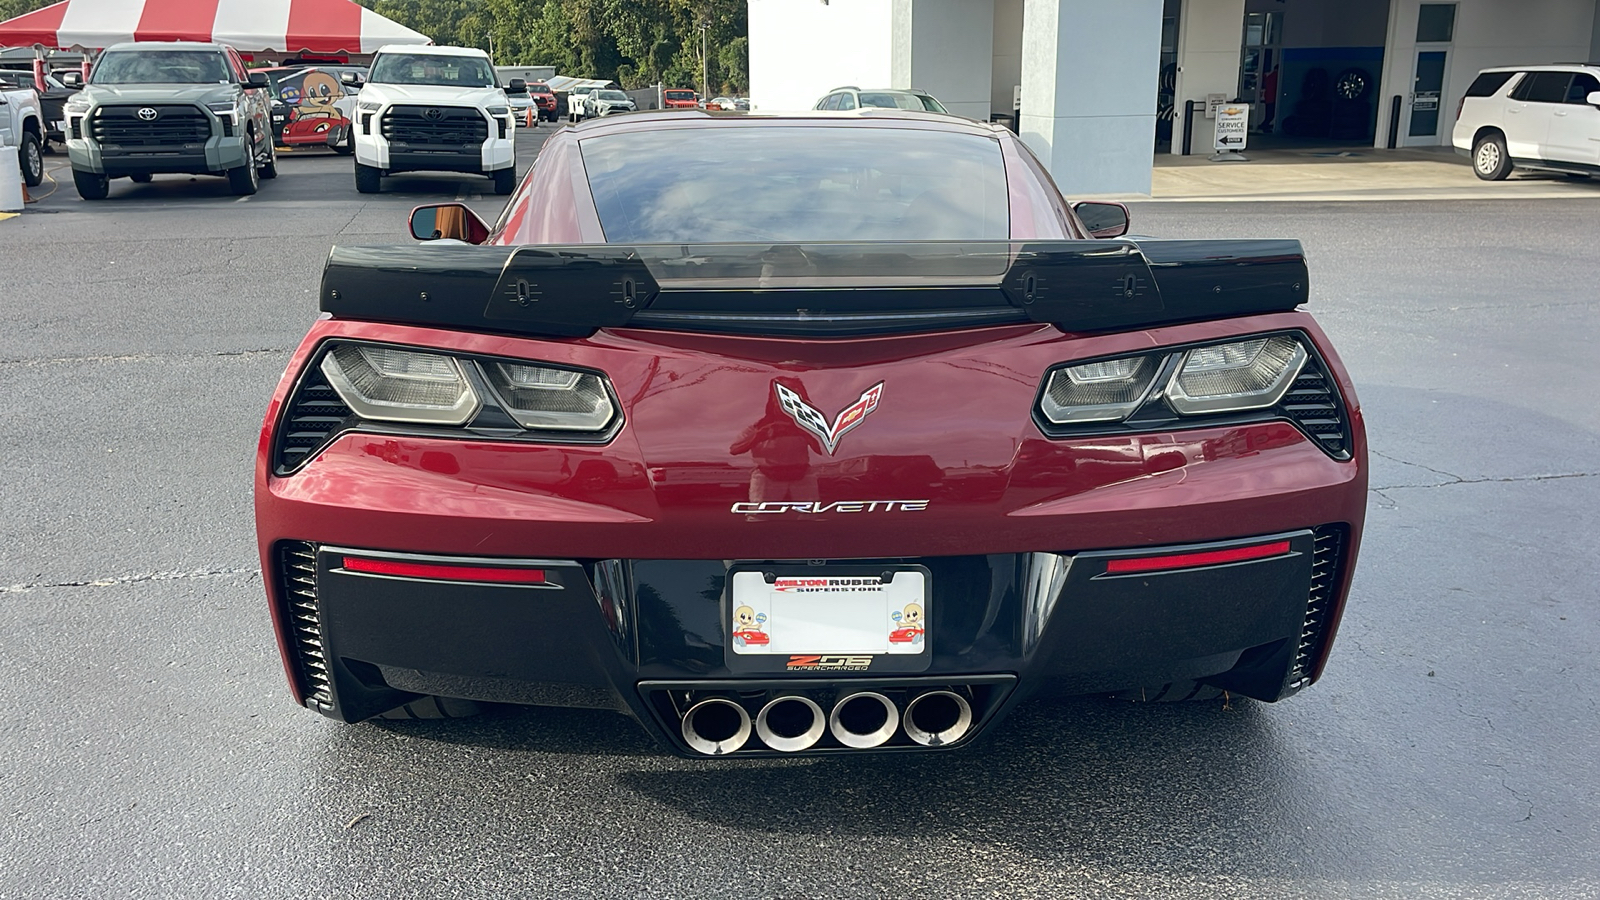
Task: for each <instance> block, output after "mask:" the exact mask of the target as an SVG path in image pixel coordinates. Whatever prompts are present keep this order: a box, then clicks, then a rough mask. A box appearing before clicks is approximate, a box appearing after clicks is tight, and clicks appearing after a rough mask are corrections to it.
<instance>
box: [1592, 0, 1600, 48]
mask: <svg viewBox="0 0 1600 900" xmlns="http://www.w3.org/2000/svg"><path fill="white" fill-rule="evenodd" d="M1589 61H1590V62H1600V0H1596V2H1595V5H1594V34H1593V35H1592V36H1591V37H1590V38H1589Z"/></svg>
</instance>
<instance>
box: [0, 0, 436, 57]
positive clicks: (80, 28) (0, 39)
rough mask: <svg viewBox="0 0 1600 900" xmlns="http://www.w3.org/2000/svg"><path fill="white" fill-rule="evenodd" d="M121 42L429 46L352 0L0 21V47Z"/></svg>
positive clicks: (69, 0)
mask: <svg viewBox="0 0 1600 900" xmlns="http://www.w3.org/2000/svg"><path fill="white" fill-rule="evenodd" d="M123 41H217V42H218V43H223V44H229V45H231V46H233V48H234V49H236V50H239V51H241V52H244V53H269V52H270V53H299V52H301V51H309V52H311V53H352V54H355V53H372V52H373V51H375V50H377V49H378V48H379V47H382V46H383V45H384V44H431V43H433V42H432V41H431V40H430V39H429V38H428V37H427V35H423V34H418V33H417V32H415V31H412V30H411V29H409V28H406V27H405V26H403V25H401V24H399V23H397V22H393V21H391V20H389V19H386V18H384V17H383V16H380V15H378V14H377V13H375V12H373V11H372V10H370V9H365V8H363V7H361V6H358V5H357V4H355V3H352V2H350V0H62V2H60V3H57V4H54V5H52V6H46V7H45V8H44V9H39V10H35V11H33V12H31V13H27V14H25V15H20V16H17V17H16V18H15V19H10V20H8V21H5V22H0V47H35V46H38V47H45V48H50V49H60V50H74V49H81V50H91V49H99V48H103V47H109V46H111V45H112V44H118V43H121V42H123Z"/></svg>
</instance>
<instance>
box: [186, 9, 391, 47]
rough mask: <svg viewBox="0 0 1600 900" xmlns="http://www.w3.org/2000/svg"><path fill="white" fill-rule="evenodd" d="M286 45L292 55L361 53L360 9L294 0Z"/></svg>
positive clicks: (290, 11)
mask: <svg viewBox="0 0 1600 900" xmlns="http://www.w3.org/2000/svg"><path fill="white" fill-rule="evenodd" d="M207 40H209V38H207ZM285 46H286V47H287V48H288V51H289V52H290V53H298V52H300V51H302V50H304V51H309V52H311V53H340V52H344V53H360V52H361V7H360V6H359V5H357V4H355V3H350V2H347V0H317V2H307V0H294V2H292V3H290V4H289V28H288V35H287V36H286V37H285Z"/></svg>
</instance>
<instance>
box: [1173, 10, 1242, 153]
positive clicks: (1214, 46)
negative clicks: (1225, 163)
mask: <svg viewBox="0 0 1600 900" xmlns="http://www.w3.org/2000/svg"><path fill="white" fill-rule="evenodd" d="M1243 28H1244V0H1183V6H1182V7H1181V9H1180V10H1179V12H1178V89H1177V92H1176V93H1175V94H1174V95H1173V105H1174V106H1175V107H1176V108H1177V109H1176V111H1175V113H1174V116H1173V120H1172V152H1173V153H1175V154H1179V153H1182V152H1183V130H1184V129H1185V128H1187V127H1189V125H1190V123H1188V122H1185V121H1184V120H1183V103H1184V101H1185V100H1198V101H1200V102H1201V103H1202V104H1203V103H1204V102H1205V99H1206V95H1207V94H1226V95H1228V97H1229V99H1232V98H1233V96H1234V94H1236V93H1238V91H1239V47H1240V42H1241V35H1242V34H1243ZM1195 118H1196V119H1197V120H1199V121H1198V122H1197V123H1196V124H1195V126H1194V127H1195V132H1194V146H1193V148H1192V150H1193V152H1195V153H1206V154H1210V152H1211V146H1212V144H1211V140H1212V132H1211V129H1210V128H1208V127H1207V125H1208V124H1209V123H1210V121H1211V120H1209V119H1206V118H1205V112H1204V109H1203V107H1202V108H1201V109H1196V110H1195Z"/></svg>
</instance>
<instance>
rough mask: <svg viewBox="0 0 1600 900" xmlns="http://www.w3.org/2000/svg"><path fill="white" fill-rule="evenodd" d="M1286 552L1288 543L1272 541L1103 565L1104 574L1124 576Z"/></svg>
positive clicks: (1189, 567)
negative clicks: (1104, 567)
mask: <svg viewBox="0 0 1600 900" xmlns="http://www.w3.org/2000/svg"><path fill="white" fill-rule="evenodd" d="M1288 552H1289V542H1288V541H1274V542H1273V543H1270V544H1257V545H1255V546H1254V547H1230V548H1228V549H1227V550H1202V551H1201V552H1199V553H1179V554H1178V555H1176V556H1140V557H1135V558H1133V559H1113V560H1111V561H1110V562H1108V563H1106V574H1108V575H1127V574H1131V573H1133V572H1160V571H1162V570H1165V569H1191V568H1194V567H1195V566H1218V565H1222V564H1223V563H1233V562H1244V561H1245V560H1247V559H1266V558H1267V557H1269V556H1282V555H1284V554H1285V553H1288Z"/></svg>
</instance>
